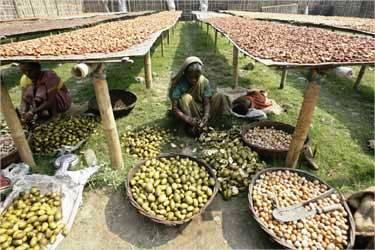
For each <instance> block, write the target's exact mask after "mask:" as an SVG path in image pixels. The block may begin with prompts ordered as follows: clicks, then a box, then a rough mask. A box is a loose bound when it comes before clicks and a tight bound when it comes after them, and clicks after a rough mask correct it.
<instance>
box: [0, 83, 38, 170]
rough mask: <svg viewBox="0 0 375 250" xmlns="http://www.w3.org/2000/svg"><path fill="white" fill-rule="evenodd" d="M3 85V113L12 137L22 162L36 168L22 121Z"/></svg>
mask: <svg viewBox="0 0 375 250" xmlns="http://www.w3.org/2000/svg"><path fill="white" fill-rule="evenodd" d="M0 85H1V98H0V100H1V112H2V113H3V115H4V118H5V121H6V123H7V124H8V126H9V130H10V135H11V136H12V139H13V141H14V144H15V145H16V147H17V150H18V154H19V155H20V157H21V160H22V161H23V162H25V163H26V164H27V165H29V166H30V167H35V166H36V165H35V162H34V158H33V154H32V152H31V149H30V147H29V144H28V143H27V140H26V136H25V133H24V131H23V128H22V125H21V122H20V120H19V119H18V116H17V113H16V111H15V110H14V106H13V103H12V100H11V99H10V96H9V93H8V90H7V89H6V87H5V86H4V84H3V83H0Z"/></svg>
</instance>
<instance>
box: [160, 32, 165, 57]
mask: <svg viewBox="0 0 375 250" xmlns="http://www.w3.org/2000/svg"><path fill="white" fill-rule="evenodd" d="M160 39H161V40H160V45H161V56H162V57H164V33H163V32H162V33H161V36H160Z"/></svg>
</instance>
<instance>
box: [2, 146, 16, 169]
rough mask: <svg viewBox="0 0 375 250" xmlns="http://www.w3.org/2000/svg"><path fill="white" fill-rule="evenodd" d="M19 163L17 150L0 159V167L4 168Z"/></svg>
mask: <svg viewBox="0 0 375 250" xmlns="http://www.w3.org/2000/svg"><path fill="white" fill-rule="evenodd" d="M19 161H20V156H19V154H18V150H17V149H15V150H13V151H12V152H10V153H9V154H7V155H5V156H4V157H2V158H1V159H0V167H1V168H5V167H6V166H8V165H9V164H11V163H15V162H19Z"/></svg>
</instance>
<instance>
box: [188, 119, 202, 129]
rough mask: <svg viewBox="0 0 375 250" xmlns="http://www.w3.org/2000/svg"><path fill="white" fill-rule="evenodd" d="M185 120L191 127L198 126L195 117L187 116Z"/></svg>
mask: <svg viewBox="0 0 375 250" xmlns="http://www.w3.org/2000/svg"><path fill="white" fill-rule="evenodd" d="M186 122H187V123H188V124H189V125H191V126H193V127H199V123H200V121H199V119H197V118H195V117H188V118H187V119H186Z"/></svg>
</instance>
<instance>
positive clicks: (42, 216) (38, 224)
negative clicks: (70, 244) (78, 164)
mask: <svg viewBox="0 0 375 250" xmlns="http://www.w3.org/2000/svg"><path fill="white" fill-rule="evenodd" d="M61 219H62V213H61V196H60V194H59V193H56V192H48V193H46V194H42V193H41V192H40V190H39V189H37V188H35V187H33V188H31V189H30V191H28V192H25V193H21V194H20V196H19V197H18V198H16V199H15V200H14V201H13V202H12V204H11V205H10V206H9V207H8V208H7V209H6V211H5V212H4V213H3V214H2V215H1V217H0V249H32V250H37V249H44V248H45V247H46V246H47V245H48V244H53V243H55V241H56V237H57V236H58V235H59V234H60V233H62V234H63V235H64V236H66V235H67V233H68V230H67V228H66V226H65V225H64V224H63V223H62V222H61Z"/></svg>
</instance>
